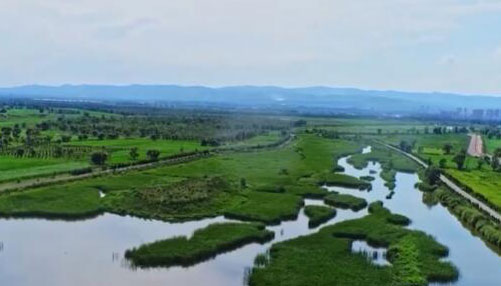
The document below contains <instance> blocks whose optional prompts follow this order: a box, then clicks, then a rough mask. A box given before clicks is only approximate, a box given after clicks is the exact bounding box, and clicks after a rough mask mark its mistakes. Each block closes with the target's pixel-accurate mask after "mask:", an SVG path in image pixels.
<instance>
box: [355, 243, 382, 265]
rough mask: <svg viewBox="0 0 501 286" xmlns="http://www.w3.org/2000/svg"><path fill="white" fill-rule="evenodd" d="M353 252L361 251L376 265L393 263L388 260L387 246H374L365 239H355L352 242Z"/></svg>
mask: <svg viewBox="0 0 501 286" xmlns="http://www.w3.org/2000/svg"><path fill="white" fill-rule="evenodd" d="M351 252H353V253H361V254H362V255H364V256H365V257H367V259H368V260H370V261H371V262H372V263H374V264H376V265H380V266H387V265H390V264H391V263H390V262H389V261H388V260H386V252H387V249H386V248H383V247H372V246H370V245H369V244H367V242H365V241H363V240H355V241H353V242H352V243H351Z"/></svg>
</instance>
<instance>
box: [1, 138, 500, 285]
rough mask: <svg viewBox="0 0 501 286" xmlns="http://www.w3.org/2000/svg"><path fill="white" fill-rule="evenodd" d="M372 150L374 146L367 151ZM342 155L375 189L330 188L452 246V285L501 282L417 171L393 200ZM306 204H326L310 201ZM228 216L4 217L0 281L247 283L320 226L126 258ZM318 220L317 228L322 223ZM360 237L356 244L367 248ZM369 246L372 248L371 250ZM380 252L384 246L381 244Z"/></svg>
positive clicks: (487, 256)
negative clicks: (204, 253) (137, 261)
mask: <svg viewBox="0 0 501 286" xmlns="http://www.w3.org/2000/svg"><path fill="white" fill-rule="evenodd" d="M364 152H370V148H366V149H364ZM346 160H347V158H342V159H340V160H339V163H340V165H341V166H343V167H344V168H345V173H347V174H350V175H353V176H356V177H359V176H364V175H369V171H370V170H374V171H376V172H377V174H374V175H373V176H374V177H376V180H374V181H373V182H372V184H373V189H372V191H370V192H367V191H358V190H352V189H345V188H338V187H332V188H331V187H329V188H328V189H331V190H335V191H338V192H341V193H350V194H355V195H357V196H360V197H364V198H366V199H367V200H368V201H375V200H382V201H383V202H384V204H385V206H386V207H388V208H389V209H391V210H392V211H393V212H396V213H401V214H404V215H406V216H408V217H409V218H410V219H412V224H411V225H410V226H409V227H410V228H413V229H419V230H423V231H426V232H427V233H429V234H431V235H433V236H434V237H435V238H437V240H438V241H439V242H441V243H442V244H445V245H447V246H448V247H449V248H450V256H449V257H448V258H447V259H449V260H451V261H452V262H453V263H454V264H455V265H456V266H458V268H459V269H460V273H461V277H460V280H459V281H458V282H456V283H454V285H461V286H462V285H487V286H489V285H501V258H500V257H499V256H498V255H497V254H495V253H494V252H493V251H491V250H490V249H489V248H488V247H487V246H486V245H485V244H484V243H483V242H482V241H481V240H480V239H479V238H477V237H474V236H472V235H471V234H470V232H469V231H468V230H466V229H464V228H463V227H462V226H461V224H460V223H459V222H458V221H457V219H456V218H454V217H453V216H452V215H451V214H449V212H448V211H447V210H446V209H445V208H443V207H442V206H440V205H437V206H434V207H428V206H426V205H425V204H423V203H422V194H421V193H420V192H419V191H417V190H416V189H415V188H414V184H415V183H416V182H417V181H418V180H419V179H418V177H417V175H414V174H404V173H398V174H397V184H396V185H397V187H396V189H395V195H394V196H393V198H392V199H391V200H387V199H386V198H385V197H386V195H387V194H388V192H389V191H388V189H387V188H386V187H384V182H383V181H382V180H381V179H380V178H379V172H380V171H381V167H380V165H379V164H370V165H369V166H368V167H367V168H365V169H363V170H357V169H355V168H353V167H352V166H351V165H349V164H348V163H347V162H346ZM305 204H306V205H310V204H316V205H318V204H320V205H321V204H323V203H322V202H321V201H318V200H305ZM366 214H367V210H366V209H364V210H361V211H359V212H352V211H350V210H341V209H338V212H337V216H336V217H335V218H333V219H332V220H330V221H329V222H327V223H326V224H323V225H322V226H325V225H327V224H334V223H337V222H340V221H343V220H347V219H355V218H359V217H362V216H364V215H366ZM224 221H229V220H226V219H225V218H223V217H217V218H211V219H205V220H201V221H195V222H185V223H165V222H160V221H152V220H143V219H138V218H132V217H121V216H117V215H112V214H105V215H102V216H99V217H97V218H95V219H91V220H85V221H76V222H64V221H47V220H40V219H0V284H1V285H9V286H24V285H51V286H67V285H74V286H93V285H96V286H101V285H102V286H108V285H121V286H125V285H152V286H155V285H201V286H202V285H203V286H207V285H217V286H234V285H242V284H243V283H244V277H245V272H246V269H248V268H249V267H251V266H252V264H253V261H254V257H255V256H256V255H257V254H259V253H263V252H266V250H267V249H268V248H269V247H270V246H271V245H272V244H273V243H276V242H279V241H283V240H287V239H291V238H294V237H297V236H300V235H307V234H310V233H313V232H316V231H318V229H319V228H315V229H310V228H308V219H307V217H306V216H305V215H304V213H303V210H301V212H300V214H299V216H298V218H297V219H296V220H294V221H286V222H283V223H281V224H280V225H277V226H271V227H268V229H270V230H272V231H274V232H275V239H274V240H273V241H272V242H270V243H267V244H264V245H260V244H256V243H254V244H249V245H247V246H244V247H242V248H240V249H237V250H235V251H232V252H228V253H224V254H221V255H219V256H217V257H216V258H214V259H211V260H208V261H206V262H203V263H200V264H197V265H195V266H192V267H188V268H183V267H171V268H156V269H147V270H145V269H132V268H131V267H130V266H129V264H128V263H127V261H126V260H125V259H124V258H123V254H124V252H125V250H127V249H129V248H132V247H135V246H139V245H141V244H143V243H147V242H152V241H155V240H158V239H165V238H169V237H173V236H179V235H187V236H190V235H191V234H192V233H193V232H194V231H195V230H196V229H199V228H203V227H206V226H208V225H209V224H211V223H215V222H224ZM322 226H320V227H322ZM363 244H364V242H363V241H360V242H356V243H355V244H354V245H355V246H357V245H358V246H363ZM367 249H370V248H367ZM381 251H382V250H381Z"/></svg>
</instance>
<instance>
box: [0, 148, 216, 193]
mask: <svg viewBox="0 0 501 286" xmlns="http://www.w3.org/2000/svg"><path fill="white" fill-rule="evenodd" d="M208 156H211V155H210V153H207V154H206V153H198V154H192V155H187V156H181V157H177V158H169V159H164V160H159V161H156V162H151V163H145V164H138V165H132V166H127V167H122V168H116V169H106V170H94V171H93V172H92V173H86V174H81V175H70V174H60V175H56V176H54V177H40V178H33V179H27V180H22V181H20V182H16V181H13V182H7V183H2V184H0V192H5V191H14V190H21V189H26V188H34V187H39V186H45V185H51V184H55V183H63V182H71V181H77V180H82V179H86V178H91V177H98V176H103V175H107V174H117V173H122V172H127V171H132V170H142V169H148V168H154V167H158V166H161V165H173V164H180V163H185V162H189V161H193V160H197V159H200V158H206V157H208Z"/></svg>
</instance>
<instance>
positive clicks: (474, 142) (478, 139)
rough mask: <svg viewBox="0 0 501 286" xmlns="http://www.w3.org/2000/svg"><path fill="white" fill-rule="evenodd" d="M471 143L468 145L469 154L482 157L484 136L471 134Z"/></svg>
mask: <svg viewBox="0 0 501 286" xmlns="http://www.w3.org/2000/svg"><path fill="white" fill-rule="evenodd" d="M470 137H471V139H470V145H469V146H468V155H470V156H473V157H482V156H483V155H484V143H483V142H482V136H480V135H478V134H470Z"/></svg>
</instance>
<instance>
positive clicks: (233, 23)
mask: <svg viewBox="0 0 501 286" xmlns="http://www.w3.org/2000/svg"><path fill="white" fill-rule="evenodd" d="M500 16H501V2H499V1H494V0H482V1H474V0H467V1H459V0H438V1H431V0H423V1H412V2H409V1H401V0H382V1H377V3H375V2H374V3H373V2H367V1H353V0H352V1H347V0H337V1H325V0H314V1H299V0H289V1H285V0H278V1H265V0H256V1H252V2H248V1H234V0H221V1H218V2H208V1H196V0H185V1H160V0H146V1H141V3H139V2H136V1H132V0H124V1H120V3H111V2H104V3H103V1H97V0H89V1H71V2H68V1H62V0H47V1H43V2H40V1H35V0H21V1H19V0H18V1H14V0H6V1H2V3H0V17H1V19H2V20H0V31H1V33H2V36H3V44H2V45H1V46H0V86H3V87H10V86H20V85H30V84H41V85H62V84H112V85H117V84H119V85H128V84H176V85H183V86H186V85H202V86H211V87H214V86H216V87H218V86H235V85H258V86H262V85H273V86H283V87H297V86H300V87H303V86H329V87H354V88H360V89H371V90H396V91H421V92H433V91H437V92H453V93H459V94H485V95H501V85H500V84H499V83H500V82H501V34H499V33H497V34H495V33H492V32H491V31H492V27H500V26H501V17H500ZM20 63H23V64H20Z"/></svg>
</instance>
